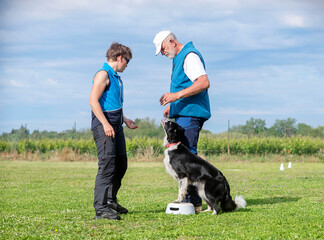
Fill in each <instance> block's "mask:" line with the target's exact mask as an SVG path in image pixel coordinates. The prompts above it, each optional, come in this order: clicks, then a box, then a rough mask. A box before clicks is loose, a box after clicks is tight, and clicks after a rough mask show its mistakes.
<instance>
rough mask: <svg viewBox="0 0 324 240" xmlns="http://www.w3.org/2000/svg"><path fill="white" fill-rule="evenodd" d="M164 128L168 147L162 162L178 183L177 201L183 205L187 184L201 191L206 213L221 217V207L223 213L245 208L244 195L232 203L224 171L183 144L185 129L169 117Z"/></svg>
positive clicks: (164, 143)
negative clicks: (206, 207) (205, 204)
mask: <svg viewBox="0 0 324 240" xmlns="http://www.w3.org/2000/svg"><path fill="white" fill-rule="evenodd" d="M162 125H163V128H164V131H165V133H166V136H165V138H164V141H163V146H165V147H166V150H165V151H164V155H165V157H164V160H163V162H164V165H165V168H166V171H167V172H168V173H169V174H170V175H171V176H172V177H173V178H174V179H175V180H177V181H178V183H179V194H178V199H177V200H175V202H177V203H180V202H182V201H183V198H184V196H185V195H186V193H187V187H188V185H194V186H196V187H197V189H198V195H199V196H200V197H201V198H202V199H203V200H204V201H205V202H206V203H207V205H208V209H207V210H206V211H213V213H212V214H219V213H220V207H221V209H222V211H223V212H231V211H234V210H236V209H239V208H245V207H246V201H245V200H244V198H243V197H242V196H236V198H235V201H233V199H232V197H231V195H230V187H229V184H228V182H227V180H226V178H225V177H224V175H223V174H222V172H221V171H219V170H218V169H217V168H215V167H214V166H213V165H212V164H210V163H208V162H207V161H205V160H204V159H202V158H200V157H198V156H197V155H195V154H193V153H192V152H191V151H190V150H189V149H188V148H187V147H185V145H183V144H182V143H181V139H182V137H183V134H184V129H183V128H182V127H180V126H179V125H178V124H177V123H175V122H172V121H170V120H169V119H167V118H165V119H163V120H162ZM219 202H220V207H219V205H218V203H219Z"/></svg>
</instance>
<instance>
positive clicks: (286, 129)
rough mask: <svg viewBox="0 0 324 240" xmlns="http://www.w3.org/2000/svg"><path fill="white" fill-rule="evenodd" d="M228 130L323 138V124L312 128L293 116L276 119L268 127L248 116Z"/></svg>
mask: <svg viewBox="0 0 324 240" xmlns="http://www.w3.org/2000/svg"><path fill="white" fill-rule="evenodd" d="M230 131H231V132H237V133H242V134H245V135H248V136H251V135H252V136H269V137H270V136H272V137H292V136H295V135H297V136H304V137H315V138H317V137H319V138H324V126H318V127H317V128H312V127H311V126H309V125H307V124H305V123H297V120H296V119H294V118H288V119H286V120H276V121H275V123H274V124H273V125H272V126H271V127H270V128H267V127H266V121H265V120H262V119H254V118H250V119H249V120H247V121H246V123H245V124H244V125H237V126H233V127H232V128H230Z"/></svg>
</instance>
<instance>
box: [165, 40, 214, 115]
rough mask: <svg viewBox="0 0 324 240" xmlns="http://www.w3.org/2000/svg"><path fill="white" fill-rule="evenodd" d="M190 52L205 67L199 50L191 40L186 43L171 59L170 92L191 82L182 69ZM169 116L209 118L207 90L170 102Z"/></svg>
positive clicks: (187, 85) (181, 88) (176, 90)
mask: <svg viewBox="0 0 324 240" xmlns="http://www.w3.org/2000/svg"><path fill="white" fill-rule="evenodd" d="M191 52H194V53H196V54H197V55H198V56H199V57H200V59H201V61H202V63H203V65H204V68H205V62H204V59H203V57H202V56H201V54H200V52H199V51H198V50H197V49H196V48H195V47H194V46H193V44H192V42H189V43H187V44H186V45H185V46H184V47H183V48H182V49H181V51H180V52H179V53H178V54H177V55H176V56H175V58H174V59H173V70H172V76H171V87H170V92H172V93H175V92H179V91H181V90H183V89H185V88H188V87H190V86H191V85H192V84H193V82H192V81H191V80H190V79H189V78H188V77H187V75H186V74H185V72H184V70H183V64H184V60H185V58H186V56H187V55H188V54H189V53H191ZM169 116H170V118H174V117H179V116H182V117H200V118H204V119H209V118H210V117H211V114H210V105H209V96H208V91H207V90H204V91H202V92H201V93H199V94H197V95H194V96H191V97H186V98H183V99H179V100H177V101H175V102H173V103H171V104H170V113H169Z"/></svg>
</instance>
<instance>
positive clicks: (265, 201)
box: [246, 197, 301, 206]
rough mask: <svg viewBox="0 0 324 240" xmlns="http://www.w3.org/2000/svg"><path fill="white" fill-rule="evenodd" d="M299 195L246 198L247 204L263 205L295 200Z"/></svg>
mask: <svg viewBox="0 0 324 240" xmlns="http://www.w3.org/2000/svg"><path fill="white" fill-rule="evenodd" d="M299 199H301V198H300V197H271V198H262V199H260V198H257V199H247V200H246V202H247V205H250V206H251V205H265V204H276V203H284V202H297V201H298V200H299Z"/></svg>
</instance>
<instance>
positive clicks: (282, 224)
mask: <svg viewBox="0 0 324 240" xmlns="http://www.w3.org/2000/svg"><path fill="white" fill-rule="evenodd" d="M212 163H213V164H214V165H215V166H216V167H217V168H218V169H220V170H221V171H222V172H223V173H224V175H225V176H226V178H227V180H228V181H229V184H230V186H231V193H232V197H235V195H243V196H244V197H245V199H246V201H247V208H246V209H240V210H239V211H236V212H232V213H222V214H220V215H218V216H216V215H211V213H200V214H192V215H173V214H165V208H166V206H167V204H168V203H170V202H172V201H173V200H174V199H176V198H177V183H176V182H175V181H174V180H173V179H172V178H171V177H170V176H169V175H168V174H167V173H166V172H165V169H164V166H163V163H162V162H130V163H129V168H128V171H127V173H126V176H125V178H124V180H123V184H122V188H121V189H120V192H119V195H118V197H119V202H120V203H121V204H122V205H123V206H125V207H126V208H128V209H129V211H130V213H129V214H127V215H122V220H121V221H109V220H93V216H94V209H93V207H92V201H93V188H94V181H95V176H96V171H97V163H96V162H27V161H0V181H1V188H0V218H1V220H0V221H1V222H0V239H324V232H323V229H324V224H323V223H324V203H323V202H324V194H323V191H324V164H323V163H293V165H292V168H291V169H287V164H285V168H286V169H285V171H279V167H280V163H278V162H263V163H262V162H220V163H219V162H212ZM203 207H204V208H206V205H204V206H203Z"/></svg>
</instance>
